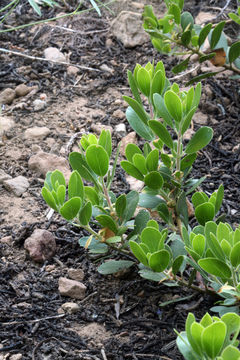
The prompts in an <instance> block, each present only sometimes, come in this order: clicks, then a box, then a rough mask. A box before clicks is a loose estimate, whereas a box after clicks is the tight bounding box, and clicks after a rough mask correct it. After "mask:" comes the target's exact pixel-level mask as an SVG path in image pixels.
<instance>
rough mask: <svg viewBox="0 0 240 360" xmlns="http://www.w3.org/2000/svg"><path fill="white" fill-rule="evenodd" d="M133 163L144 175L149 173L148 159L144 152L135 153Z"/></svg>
mask: <svg viewBox="0 0 240 360" xmlns="http://www.w3.org/2000/svg"><path fill="white" fill-rule="evenodd" d="M133 164H134V165H135V166H136V168H137V169H138V170H139V171H140V172H141V173H142V174H143V175H146V174H147V172H148V170H147V167H146V159H145V157H144V156H143V155H142V154H135V155H134V156H133Z"/></svg>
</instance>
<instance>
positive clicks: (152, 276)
mask: <svg viewBox="0 0 240 360" xmlns="http://www.w3.org/2000/svg"><path fill="white" fill-rule="evenodd" d="M139 275H140V276H141V277H142V278H144V279H147V280H151V281H157V282H159V281H163V280H167V278H166V275H164V274H163V273H159V272H158V273H156V272H154V271H152V270H150V269H143V270H140V271H139Z"/></svg>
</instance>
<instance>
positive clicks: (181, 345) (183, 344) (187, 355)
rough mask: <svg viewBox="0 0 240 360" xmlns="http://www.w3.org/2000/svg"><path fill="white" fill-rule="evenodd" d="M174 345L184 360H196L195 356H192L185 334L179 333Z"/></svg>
mask: <svg viewBox="0 0 240 360" xmlns="http://www.w3.org/2000/svg"><path fill="white" fill-rule="evenodd" d="M176 344H177V347H178V350H179V351H180V353H181V354H182V355H183V357H184V359H186V360H196V356H195V354H194V355H193V351H192V348H191V345H190V344H189V341H188V338H187V334H186V332H185V331H184V332H181V333H180V334H179V335H178V337H177V340H176Z"/></svg>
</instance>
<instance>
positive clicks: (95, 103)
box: [0, 0, 240, 360]
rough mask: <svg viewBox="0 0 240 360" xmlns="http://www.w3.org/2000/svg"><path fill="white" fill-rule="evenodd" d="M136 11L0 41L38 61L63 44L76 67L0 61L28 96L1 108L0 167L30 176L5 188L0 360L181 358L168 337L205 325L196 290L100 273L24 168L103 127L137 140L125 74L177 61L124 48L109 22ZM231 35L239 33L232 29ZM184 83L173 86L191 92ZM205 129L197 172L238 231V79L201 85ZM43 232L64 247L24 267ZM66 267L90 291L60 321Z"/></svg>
mask: <svg viewBox="0 0 240 360" xmlns="http://www.w3.org/2000/svg"><path fill="white" fill-rule="evenodd" d="M6 3H7V1H6ZM73 3H74V1H73ZM220 3H221V4H220ZM141 4H142V2H140V3H136V2H135V3H134V2H132V1H129V2H126V1H125V2H124V1H123V2H121V1H118V2H117V3H116V4H114V5H113V7H112V9H113V10H114V11H115V14H111V13H110V12H109V11H107V10H103V12H102V17H98V15H97V14H96V13H95V12H93V11H92V12H86V13H84V15H78V16H76V17H69V18H65V19H62V20H59V21H58V22H51V23H49V24H42V25H36V26H33V27H29V28H25V29H22V30H20V31H18V32H9V33H2V34H1V33H0V42H1V47H2V48H5V49H8V50H10V51H11V52H13V51H17V52H20V53H23V54H27V55H30V56H34V57H43V52H44V50H45V49H46V48H48V47H50V46H52V47H57V48H58V49H59V50H60V51H61V52H62V53H63V54H64V55H65V58H66V61H67V62H70V63H71V64H72V65H73V66H77V65H78V66H79V67H78V70H77V71H76V69H75V73H73V72H71V70H70V69H69V65H63V64H62V65H59V64H53V63H50V62H46V61H42V60H37V59H34V60H33V59H30V58H26V57H21V56H16V55H13V54H12V53H11V52H9V53H3V52H0V76H1V82H0V91H1V90H4V89H6V88H11V89H13V90H14V89H15V88H16V87H17V85H19V84H25V85H27V86H28V87H31V89H32V91H31V92H30V93H29V94H28V95H25V96H23V97H17V98H15V99H14V100H13V102H12V103H11V104H9V105H6V106H4V107H3V108H2V114H1V115H2V116H4V117H7V119H8V120H9V123H10V122H11V121H12V126H11V127H9V128H8V129H7V130H6V131H4V132H2V133H1V137H0V156H1V157H0V170H3V171H4V172H5V173H6V174H8V175H9V176H11V177H12V178H15V177H17V176H23V177H25V178H26V179H27V180H28V182H29V187H28V188H27V190H26V191H25V192H24V193H23V194H22V195H21V196H16V195H15V194H14V193H13V192H12V191H10V190H8V189H7V188H6V187H5V186H3V184H0V203H1V207H0V239H1V240H0V279H1V280H0V283H1V289H0V359H10V360H14V359H15V360H17V359H71V360H73V359H86V360H88V359H96V360H97V359H103V360H106V359H107V360H111V359H112V360H114V359H115V360H123V359H124V360H125V359H133V360H137V359H139V360H140V359H145V360H147V359H154V360H157V359H181V358H182V357H181V356H180V355H179V352H178V351H177V349H176V345H175V342H174V339H175V334H174V332H173V328H177V329H178V330H182V329H183V327H184V322H185V319H186V316H187V312H188V311H194V313H195V314H196V315H197V316H201V315H203V314H204V313H205V311H207V309H209V307H211V305H212V303H213V300H212V299H208V298H207V297H200V296H199V295H198V294H193V293H192V292H191V291H190V290H187V291H186V290H181V292H180V290H179V289H176V288H168V287H166V286H164V285H158V284H153V283H150V282H148V281H145V280H142V279H140V278H139V277H138V276H137V272H134V273H132V274H127V276H125V277H123V278H114V277H103V276H101V275H100V274H98V273H97V271H96V265H97V264H98V262H99V259H95V261H90V260H89V259H88V257H87V255H86V253H85V251H84V250H83V249H82V248H80V247H79V246H78V243H77V241H78V239H79V237H80V235H81V234H82V233H80V232H79V231H78V230H77V229H74V228H72V227H71V226H70V225H68V224H67V223H66V222H65V221H63V220H62V219H60V217H58V216H57V215H54V216H52V217H51V218H50V220H48V219H47V217H46V215H47V214H48V211H49V209H48V208H47V206H46V204H45V203H44V201H43V200H42V198H41V187H42V185H43V181H44V178H43V176H40V174H39V173H37V172H36V171H35V170H32V169H31V168H30V167H29V159H30V158H31V157H32V156H33V155H36V154H38V153H39V152H40V151H44V152H47V153H50V154H55V155H58V156H63V157H65V158H67V156H68V153H69V151H72V150H75V149H76V147H77V141H78V140H79V139H80V136H81V134H83V133H85V132H94V131H95V132H96V125H98V124H101V125H105V126H110V127H111V128H112V131H113V144H114V147H115V148H116V145H117V144H118V142H119V141H120V140H121V138H122V137H123V136H124V135H126V134H127V133H129V132H131V131H132V130H131V128H130V127H129V125H128V123H127V121H126V119H125V117H124V112H125V109H126V104H125V103H124V101H123V100H122V95H126V94H129V88H128V83H127V76H126V71H127V69H130V70H133V69H134V66H135V64H136V63H137V62H138V63H140V64H146V63H147V62H148V61H151V60H152V58H153V57H154V58H155V59H156V61H157V60H160V59H162V60H163V61H164V63H165V66H166V69H167V73H168V76H169V77H170V78H174V75H173V74H172V73H171V72H170V69H171V66H172V65H174V64H176V59H175V58H169V57H166V56H160V55H159V54H157V53H156V51H155V50H154V49H153V48H152V45H151V43H150V42H147V43H145V44H144V45H141V46H137V47H135V48H131V49H128V48H125V47H124V46H123V45H122V43H121V42H120V41H119V40H117V39H116V38H115V37H113V36H111V32H110V30H109V29H110V24H111V22H112V20H113V19H114V17H116V15H117V14H118V13H119V12H120V11H121V10H122V9H124V10H126V9H128V10H131V11H134V12H139V13H141V11H142V7H141ZM153 4H154V6H155V7H157V6H158V11H159V12H161V10H162V8H161V7H159V6H162V5H159V2H158V1H154V2H153ZM224 5H225V2H224V1H220V2H216V1H210V0H209V1H207V0H206V1H186V8H187V9H188V10H192V9H193V11H194V16H197V15H198V13H199V12H200V11H204V10H205V11H206V10H208V11H216V13H217V11H219V10H218V8H221V6H222V7H223V6H224ZM68 6H69V9H66V8H63V9H60V10H57V12H58V13H60V12H61V13H63V12H64V11H65V12H66V11H69V10H71V6H74V4H72V5H71V4H70V3H69V5H68ZM214 8H216V9H215V10H214ZM211 9H213V10H211ZM55 11H56V10H55V9H54V10H45V13H44V16H45V15H46V16H47V17H53V16H54V15H55ZM33 17H35V15H34V14H33V12H32V10H31V9H30V7H29V6H28V5H27V4H26V2H24V1H22V5H21V6H20V7H18V9H17V12H16V14H15V15H14V16H13V15H12V16H11V18H10V19H9V23H8V26H10V25H13V24H14V25H21V24H22V23H26V22H29V21H30V20H32V19H33ZM2 28H3V27H2ZM64 28H68V30H66V29H64ZM230 31H232V33H233V35H234V34H235V35H237V33H236V32H237V30H236V29H235V28H231V29H230ZM193 67H194V65H193ZM189 76H192V74H190V75H189ZM189 76H188V78H184V79H183V78H178V79H176V81H178V82H180V84H181V85H182V86H184V81H186V80H188V79H189ZM35 100H41V101H44V102H46V106H45V107H44V108H43V109H41V110H36V108H35V107H34V101H35ZM119 123H123V124H125V126H126V134H119V133H117V131H116V125H118V124H119ZM203 124H204V125H209V126H212V127H213V129H214V139H213V141H212V142H211V144H210V145H209V146H208V147H207V148H206V149H204V151H202V152H200V153H199V156H198V160H197V162H196V164H195V165H194V173H195V174H196V175H197V176H198V177H200V176H203V175H207V181H205V182H204V183H203V185H202V189H203V190H204V191H207V192H209V193H212V192H213V191H214V190H216V189H217V188H218V186H219V184H221V183H223V184H224V187H225V200H224V204H223V211H224V212H225V213H226V214H227V220H228V221H229V222H230V223H231V224H233V225H234V224H235V225H236V224H239V222H240V205H239V204H240V201H239V200H240V195H239V194H240V192H239V186H240V161H239V160H240V146H239V144H240V119H239V82H238V81H237V80H232V79H231V78H230V77H229V74H226V75H221V76H219V77H216V78H214V79H211V80H210V79H209V80H207V81H205V82H204V86H203V96H202V100H201V103H200V110H199V112H198V115H197V116H196V117H195V121H194V129H197V128H198V127H199V126H201V125H203ZM33 127H46V128H47V129H48V131H47V135H46V134H45V135H41V136H39V135H38V136H36V135H29V133H28V132H27V130H28V129H31V128H33ZM76 133H77V134H78V135H77V136H76V137H75V138H74V135H75V134H76ZM72 140H73V141H72ZM138 141H140V139H138ZM114 188H115V191H116V192H117V193H121V192H126V191H128V189H129V184H128V183H127V181H126V179H125V177H124V174H123V172H122V171H121V168H120V167H118V170H117V174H116V180H115V182H114ZM113 190H114V189H113ZM36 228H41V229H47V230H49V231H51V232H52V233H53V234H54V235H55V237H56V243H57V251H56V255H55V257H54V258H53V259H51V260H49V261H46V262H45V263H43V264H40V265H38V264H36V263H34V262H33V261H32V260H31V259H29V257H28V256H27V254H26V252H25V250H24V248H23V244H24V241H25V239H26V238H28V237H29V236H30V235H31V234H32V232H33V231H34V230H35V229H36ZM69 268H75V269H82V270H83V271H84V274H85V277H84V280H83V283H84V284H85V286H86V287H87V290H86V298H84V299H83V300H76V301H75V300H73V301H74V302H75V303H77V304H78V306H79V309H78V311H77V312H76V313H74V314H70V313H68V312H63V313H62V311H61V306H62V304H64V303H66V302H68V301H72V300H71V299H70V300H69V298H66V297H64V296H61V295H60V294H59V291H58V279H59V277H60V276H68V271H69ZM188 295H191V296H192V297H191V298H190V299H189V300H186V301H185V302H176V303H174V304H171V305H169V306H165V307H161V306H160V305H159V304H160V303H161V302H163V301H168V300H172V299H177V298H179V297H186V296H188ZM118 305H119V306H120V314H119V310H118V309H117V306H118ZM14 356H15V357H14Z"/></svg>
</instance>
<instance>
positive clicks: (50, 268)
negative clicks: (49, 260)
mask: <svg viewBox="0 0 240 360" xmlns="http://www.w3.org/2000/svg"><path fill="white" fill-rule="evenodd" d="M55 269H56V266H55V265H47V266H46V267H45V271H47V272H52V271H54V270H55Z"/></svg>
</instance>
